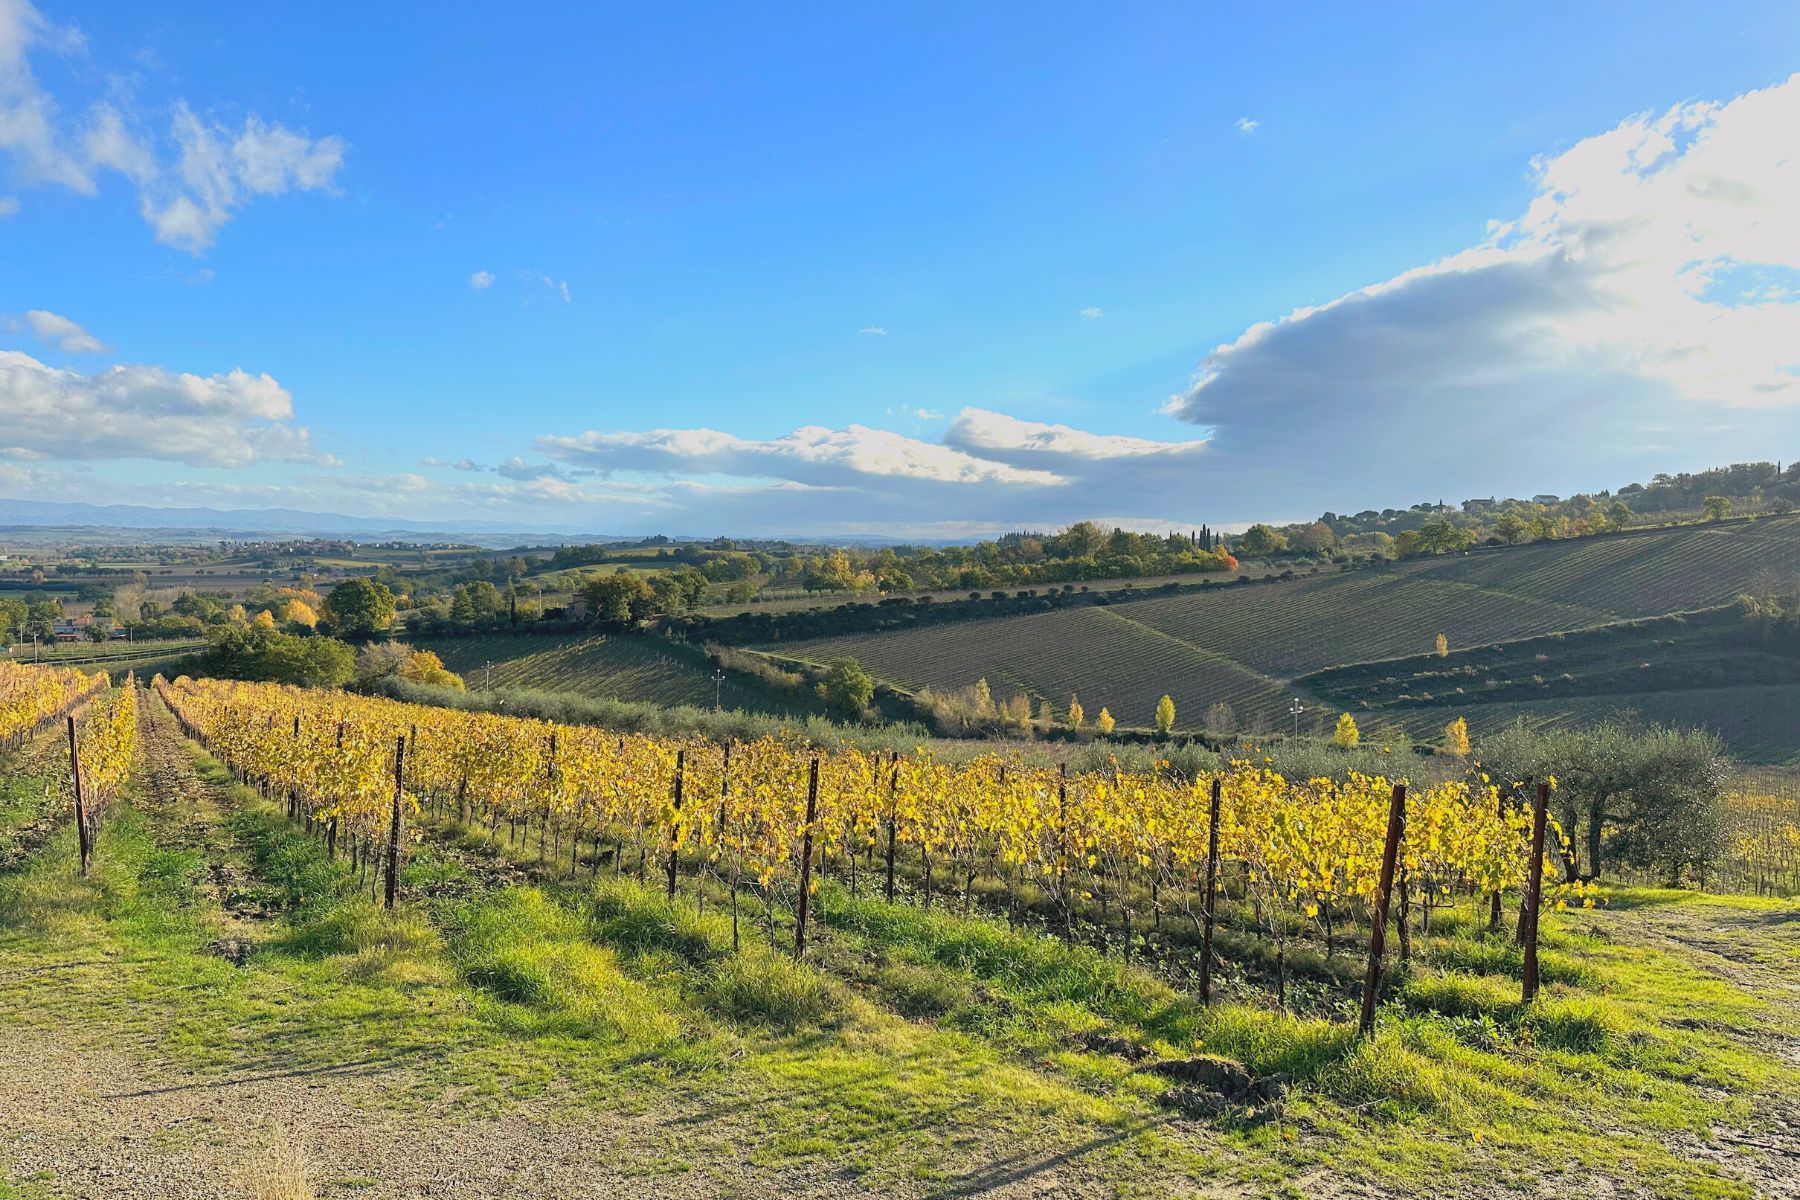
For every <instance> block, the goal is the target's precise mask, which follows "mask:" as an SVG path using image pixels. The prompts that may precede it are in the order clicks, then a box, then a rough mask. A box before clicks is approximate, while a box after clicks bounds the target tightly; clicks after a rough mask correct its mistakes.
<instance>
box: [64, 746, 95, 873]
mask: <svg viewBox="0 0 1800 1200" xmlns="http://www.w3.org/2000/svg"><path fill="white" fill-rule="evenodd" d="M69 777H70V778H71V779H73V780H74V781H75V838H76V841H77V843H78V845H79V846H80V848H81V873H82V874H83V875H86V874H87V873H88V856H89V853H90V851H91V850H92V847H91V846H90V845H89V844H88V823H87V797H86V796H85V795H84V794H83V793H82V790H81V747H80V745H79V744H78V743H77V741H76V738H75V714H74V713H70V714H69Z"/></svg>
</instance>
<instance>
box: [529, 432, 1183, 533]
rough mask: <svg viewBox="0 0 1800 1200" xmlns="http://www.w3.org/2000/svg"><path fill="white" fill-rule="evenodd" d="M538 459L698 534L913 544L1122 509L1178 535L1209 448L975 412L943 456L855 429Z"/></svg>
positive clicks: (550, 443)
mask: <svg viewBox="0 0 1800 1200" xmlns="http://www.w3.org/2000/svg"><path fill="white" fill-rule="evenodd" d="M907 411H908V412H909V413H910V412H917V411H920V410H907ZM933 415H934V416H935V415H936V414H933ZM537 447H538V449H539V450H540V451H542V452H544V453H545V454H547V455H549V457H550V458H552V459H553V460H556V461H558V462H561V463H565V464H573V465H576V466H579V467H581V468H584V469H588V470H593V471H598V472H602V473H605V474H606V475H607V476H608V477H609V478H615V477H617V476H620V475H637V476H639V477H643V478H644V479H645V480H646V481H647V482H648V483H649V484H650V485H651V486H654V487H656V488H657V489H659V491H660V492H661V494H663V495H665V496H666V497H667V499H668V502H669V503H670V505H671V509H670V518H671V521H674V520H676V519H678V518H682V519H685V520H687V521H688V522H689V523H688V524H687V525H672V527H675V528H689V529H692V528H701V529H704V528H710V527H713V526H720V525H721V523H728V524H729V525H730V526H731V527H732V528H735V529H746V530H755V531H774V532H784V531H785V532H799V531H806V530H811V531H815V532H818V531H826V530H834V531H841V532H885V533H905V532H908V531H920V530H926V529H936V528H940V527H947V525H949V524H955V523H957V522H974V523H975V524H977V525H979V526H980V527H981V528H983V529H984V530H991V529H992V528H1018V527H1020V526H1033V527H1043V526H1049V525H1060V524H1068V523H1069V522H1072V521H1075V520H1080V519H1082V518H1084V517H1091V516H1094V515H1095V514H1096V513H1097V512H1105V511H1112V506H1114V505H1116V504H1118V503H1119V501H1120V499H1121V498H1127V499H1129V500H1130V501H1131V502H1133V503H1138V504H1142V505H1143V506H1144V507H1143V508H1142V509H1141V510H1140V518H1144V519H1148V520H1149V522H1150V524H1153V525H1155V526H1156V527H1158V528H1162V527H1166V521H1165V519H1164V518H1162V517H1160V516H1156V515H1155V514H1160V513H1162V512H1167V511H1181V510H1182V509H1183V508H1184V507H1185V506H1186V505H1187V503H1188V497H1189V493H1190V492H1191V490H1192V487H1193V481H1194V469H1195V467H1196V457H1197V456H1198V455H1199V454H1200V453H1201V452H1202V450H1203V449H1204V442H1203V441H1200V440H1192V441H1181V442H1160V441H1153V440H1150V439H1145V438H1134V437H1126V436H1122V435H1115V434H1097V433H1089V432H1086V431H1083V430H1080V429H1076V428H1074V427H1072V426H1068V425H1055V424H1046V423H1043V422H1036V421H1029V420H1022V419H1019V418H1016V417H1010V416H1006V415H1004V414H1001V413H996V412H990V411H988V410H985V409H979V408H965V409H963V410H962V412H961V413H959V414H958V416H957V418H956V420H955V421H954V422H953V423H952V424H951V426H950V428H949V429H948V430H947V431H946V432H945V434H944V436H943V438H942V439H941V440H940V441H936V442H932V441H925V440H922V439H919V438H913V437H907V436H905V435H902V434H897V433H892V432H888V431H884V430H879V429H871V428H868V427H866V426H862V425H850V426H847V427H845V428H843V429H825V428H821V427H817V426H811V427H807V428H803V429H798V430H795V431H794V432H793V433H791V434H788V435H786V436H783V437H777V438H769V439H754V438H744V437H739V436H736V435H733V434H728V433H722V432H720V431H718V430H713V429H659V430H651V431H648V432H642V433H600V432H593V431H590V432H587V433H582V434H577V435H573V436H547V437H541V438H539V439H537ZM1145 514H1149V516H1148V517H1145Z"/></svg>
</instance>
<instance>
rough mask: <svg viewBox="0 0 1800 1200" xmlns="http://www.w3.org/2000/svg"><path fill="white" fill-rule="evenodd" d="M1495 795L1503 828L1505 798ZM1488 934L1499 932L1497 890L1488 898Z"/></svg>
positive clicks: (1498, 896) (1496, 793) (1498, 897)
mask: <svg viewBox="0 0 1800 1200" xmlns="http://www.w3.org/2000/svg"><path fill="white" fill-rule="evenodd" d="M1495 795H1497V796H1499V799H1498V800H1496V801H1495V807H1496V808H1497V810H1498V814H1497V815H1498V816H1499V817H1500V823H1501V825H1502V826H1504V825H1505V824H1506V797H1505V796H1503V795H1500V793H1499V792H1498V791H1496V792H1495ZM1488 932H1489V933H1499V932H1500V889H1499V888H1495V889H1494V892H1493V895H1491V896H1489V897H1488Z"/></svg>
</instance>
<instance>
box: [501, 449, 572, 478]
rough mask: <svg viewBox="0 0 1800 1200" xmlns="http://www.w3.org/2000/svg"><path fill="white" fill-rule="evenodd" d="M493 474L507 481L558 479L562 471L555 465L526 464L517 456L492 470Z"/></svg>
mask: <svg viewBox="0 0 1800 1200" xmlns="http://www.w3.org/2000/svg"><path fill="white" fill-rule="evenodd" d="M494 471H495V473H497V474H499V475H503V476H505V477H506V478H508V479H517V480H521V481H524V480H532V479H560V478H562V470H561V468H559V467H558V466H557V465H556V464H555V463H528V462H526V461H525V460H524V459H523V458H520V457H519V456H518V455H516V454H515V455H513V456H512V457H511V458H509V459H507V460H506V461H505V462H503V463H501V464H500V465H499V466H497V467H495V468H494Z"/></svg>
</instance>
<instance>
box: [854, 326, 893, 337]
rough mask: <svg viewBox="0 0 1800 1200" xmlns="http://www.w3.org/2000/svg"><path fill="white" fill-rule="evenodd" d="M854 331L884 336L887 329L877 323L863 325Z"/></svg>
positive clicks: (870, 335)
mask: <svg viewBox="0 0 1800 1200" xmlns="http://www.w3.org/2000/svg"><path fill="white" fill-rule="evenodd" d="M856 332H858V333H860V334H863V335H865V336H867V337H886V336H887V335H888V334H887V330H885V329H883V328H882V327H881V326H879V325H864V326H863V327H862V328H861V329H859V330H857V331H856Z"/></svg>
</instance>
